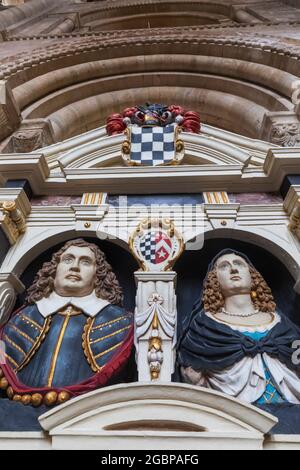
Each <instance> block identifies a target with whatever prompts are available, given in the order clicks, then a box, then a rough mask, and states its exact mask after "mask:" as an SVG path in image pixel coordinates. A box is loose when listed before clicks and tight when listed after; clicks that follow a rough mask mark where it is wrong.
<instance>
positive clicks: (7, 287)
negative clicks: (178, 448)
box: [0, 273, 25, 326]
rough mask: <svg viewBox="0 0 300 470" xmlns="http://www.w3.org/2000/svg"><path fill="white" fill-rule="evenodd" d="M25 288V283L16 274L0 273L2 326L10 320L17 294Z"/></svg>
mask: <svg viewBox="0 0 300 470" xmlns="http://www.w3.org/2000/svg"><path fill="white" fill-rule="evenodd" d="M24 289H25V287H24V285H23V284H22V282H21V281H20V280H19V279H18V278H17V276H16V275H15V274H13V273H2V274H0V326H2V325H3V324H4V323H6V321H7V320H8V318H9V316H10V314H11V313H12V311H13V308H14V306H15V303H16V298H17V294H20V293H21V292H23V290H24Z"/></svg>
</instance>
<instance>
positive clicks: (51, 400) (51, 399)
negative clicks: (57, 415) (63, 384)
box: [44, 392, 57, 406]
mask: <svg viewBox="0 0 300 470" xmlns="http://www.w3.org/2000/svg"><path fill="white" fill-rule="evenodd" d="M56 401H57V393H56V392H48V393H47V394H46V395H45V397H44V403H45V405H47V406H53V405H55V404H56Z"/></svg>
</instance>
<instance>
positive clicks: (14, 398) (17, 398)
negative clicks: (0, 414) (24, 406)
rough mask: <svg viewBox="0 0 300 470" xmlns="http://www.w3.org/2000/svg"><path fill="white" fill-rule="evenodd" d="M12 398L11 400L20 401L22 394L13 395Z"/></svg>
mask: <svg viewBox="0 0 300 470" xmlns="http://www.w3.org/2000/svg"><path fill="white" fill-rule="evenodd" d="M12 399H13V401H21V400H22V396H21V395H14V396H13V398H12Z"/></svg>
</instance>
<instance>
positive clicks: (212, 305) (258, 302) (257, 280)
mask: <svg viewBox="0 0 300 470" xmlns="http://www.w3.org/2000/svg"><path fill="white" fill-rule="evenodd" d="M249 270H250V275H251V279H252V286H251V292H253V296H252V302H253V305H254V307H255V309H257V310H259V311H260V312H269V313H272V312H274V311H275V310H276V303H275V301H274V297H273V295H272V291H271V289H270V287H269V286H268V284H267V283H266V281H265V280H264V278H263V277H262V275H261V274H260V273H259V272H258V271H257V270H256V269H255V268H253V267H252V266H249ZM202 301H203V305H204V309H205V310H206V311H207V312H210V313H212V314H216V313H218V312H220V311H221V310H222V308H223V307H224V305H225V298H224V296H223V294H222V290H221V286H220V283H219V281H218V277H217V272H216V265H214V268H213V269H212V271H210V272H209V273H208V275H207V277H206V280H205V282H204V285H203V294H202Z"/></svg>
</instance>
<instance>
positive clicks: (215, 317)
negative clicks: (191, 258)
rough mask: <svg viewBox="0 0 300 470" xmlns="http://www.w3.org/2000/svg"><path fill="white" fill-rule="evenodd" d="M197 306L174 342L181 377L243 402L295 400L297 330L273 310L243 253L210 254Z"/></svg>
mask: <svg viewBox="0 0 300 470" xmlns="http://www.w3.org/2000/svg"><path fill="white" fill-rule="evenodd" d="M202 304H203V307H204V308H203V309H201V306H202ZM202 304H200V305H198V307H196V308H195V309H194V312H193V314H192V318H191V321H190V324H189V326H188V328H187V329H186V331H185V332H184V334H183V336H182V338H181V340H180V343H179V348H178V362H179V365H180V370H181V375H182V379H183V381H185V382H188V383H191V384H193V385H199V386H203V387H208V388H212V389H215V390H218V391H220V392H223V393H226V394H228V395H231V396H233V397H236V398H239V399H241V400H243V401H246V402H249V403H256V404H268V403H283V402H290V403H294V404H298V403H300V379H299V377H300V368H299V366H298V365H297V364H294V363H293V353H295V350H294V349H293V342H294V341H295V340H299V339H300V329H299V328H298V327H297V326H296V325H294V324H293V323H292V322H291V321H290V320H288V319H287V318H286V317H284V316H281V315H280V314H279V313H278V311H276V304H275V302H274V299H273V295H272V292H271V289H270V288H269V287H268V285H267V283H266V282H265V280H264V279H263V277H262V276H261V274H260V273H259V272H258V271H257V270H256V269H255V268H254V267H253V265H252V264H251V263H250V261H249V260H248V258H247V257H246V256H244V255H242V254H240V253H237V252H233V251H230V250H224V251H223V252H221V253H220V254H219V255H218V256H217V257H216V258H214V260H213V261H212V263H211V265H210V268H209V271H208V274H207V276H206V278H205V281H204V286H203V296H202Z"/></svg>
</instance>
